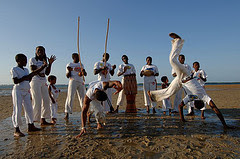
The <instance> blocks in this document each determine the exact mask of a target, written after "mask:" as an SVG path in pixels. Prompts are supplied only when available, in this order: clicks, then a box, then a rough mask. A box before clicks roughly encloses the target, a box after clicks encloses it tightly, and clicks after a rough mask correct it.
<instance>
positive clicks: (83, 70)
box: [66, 55, 87, 78]
mask: <svg viewBox="0 0 240 159" xmlns="http://www.w3.org/2000/svg"><path fill="white" fill-rule="evenodd" d="M73 63H79V56H78V55H73ZM67 69H68V72H67V74H66V76H67V78H70V77H71V72H72V70H73V68H72V67H67ZM83 75H84V76H87V72H86V71H85V69H83V68H82V67H81V72H80V73H79V76H80V77H81V76H83Z"/></svg>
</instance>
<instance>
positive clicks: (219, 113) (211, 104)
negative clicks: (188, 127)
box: [178, 100, 230, 129]
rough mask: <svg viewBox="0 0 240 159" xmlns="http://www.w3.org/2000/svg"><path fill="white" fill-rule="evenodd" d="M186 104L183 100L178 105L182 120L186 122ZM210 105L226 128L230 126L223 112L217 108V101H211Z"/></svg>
mask: <svg viewBox="0 0 240 159" xmlns="http://www.w3.org/2000/svg"><path fill="white" fill-rule="evenodd" d="M184 106H185V105H184V103H183V101H182V102H181V103H180V105H179V106H178V109H179V112H180V113H179V114H180V119H181V121H182V122H186V120H185V119H184V115H183V107H184ZM209 106H210V107H211V108H212V110H213V111H214V112H215V113H216V115H217V116H218V118H219V119H220V121H221V122H222V125H223V127H224V129H227V128H230V127H229V126H227V124H226V122H225V120H224V117H223V115H222V113H221V112H220V111H219V109H218V108H217V106H216V105H215V103H214V102H213V101H212V100H211V101H210V103H209Z"/></svg>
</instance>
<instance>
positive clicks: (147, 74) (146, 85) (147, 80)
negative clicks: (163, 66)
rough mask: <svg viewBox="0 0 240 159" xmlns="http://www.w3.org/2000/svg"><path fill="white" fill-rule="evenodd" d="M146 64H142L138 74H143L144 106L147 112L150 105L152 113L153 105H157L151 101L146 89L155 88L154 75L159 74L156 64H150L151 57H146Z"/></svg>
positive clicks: (151, 89)
mask: <svg viewBox="0 0 240 159" xmlns="http://www.w3.org/2000/svg"><path fill="white" fill-rule="evenodd" d="M146 62H147V64H146V65H144V66H143V67H142V69H141V73H140V76H141V77H142V76H144V82H143V91H144V101H145V106H146V108H147V112H148V113H149V106H150V105H151V106H152V108H153V113H156V111H155V107H156V106H157V103H156V102H151V101H150V100H149V97H148V95H147V92H148V91H153V90H156V89H157V82H156V78H155V76H158V75H159V72H158V68H157V66H156V65H153V64H152V57H150V56H148V57H147V58H146Z"/></svg>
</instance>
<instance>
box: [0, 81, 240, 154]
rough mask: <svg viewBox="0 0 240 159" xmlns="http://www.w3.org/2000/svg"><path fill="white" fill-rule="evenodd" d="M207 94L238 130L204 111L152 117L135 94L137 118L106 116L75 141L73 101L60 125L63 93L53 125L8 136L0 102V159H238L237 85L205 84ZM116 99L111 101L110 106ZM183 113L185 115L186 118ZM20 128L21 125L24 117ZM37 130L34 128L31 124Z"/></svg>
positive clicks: (5, 101)
mask: <svg viewBox="0 0 240 159" xmlns="http://www.w3.org/2000/svg"><path fill="white" fill-rule="evenodd" d="M206 89H207V93H208V94H209V95H210V96H211V98H212V99H213V100H214V102H215V103H216V105H217V106H218V107H219V108H220V109H221V112H222V113H223V115H224V117H225V119H226V122H227V123H228V124H229V125H231V126H235V127H237V128H235V129H230V130H224V129H223V127H222V125H221V122H220V121H219V119H218V118H217V116H216V115H215V113H214V112H213V111H212V110H211V109H210V108H209V107H207V110H206V113H205V116H206V117H207V118H206V119H205V120H202V119H201V118H200V112H199V111H197V110H196V111H195V113H196V114H195V116H194V117H186V120H187V122H186V123H182V122H180V120H179V116H178V115H177V114H176V115H171V116H169V115H163V114H162V111H161V108H160V107H161V105H162V103H161V102H159V103H158V106H160V107H158V108H157V113H156V114H152V113H150V114H147V113H146V111H145V109H144V102H143V94H142V91H139V94H138V95H137V100H136V105H137V107H138V109H139V110H138V113H137V114H125V113H124V109H125V108H124V107H122V108H121V111H120V113H118V114H109V115H108V116H107V123H106V126H105V128H104V129H103V130H96V123H95V119H94V118H91V120H92V123H91V124H90V125H87V134H86V135H84V136H83V137H81V138H80V139H75V136H76V135H77V134H78V133H79V131H80V124H81V120H80V111H81V110H80V108H79V104H78V101H77V100H75V103H74V112H75V113H73V114H71V115H70V119H69V121H68V122H66V121H65V120H63V117H64V114H63V111H64V103H65V99H66V93H62V94H61V95H60V98H59V101H58V102H59V110H58V112H59V117H58V121H57V124H56V125H55V126H52V127H51V126H49V127H42V128H43V131H41V132H35V133H31V134H27V133H26V131H27V127H26V124H24V125H23V127H22V128H21V130H22V132H23V133H24V134H26V136H25V137H22V138H14V137H13V131H14V129H13V127H12V122H11V117H10V116H11V114H12V103H11V102H12V101H11V97H10V96H9V97H0V100H1V102H0V109H1V112H0V125H1V127H0V132H1V135H0V158H80V157H85V158H240V128H239V127H240V116H239V114H240V85H210V86H207V87H206ZM116 98H117V96H113V103H114V104H113V105H114V107H115V103H116ZM186 113H187V112H186V110H184V114H186ZM22 119H23V123H24V122H25V120H24V118H22ZM36 125H37V126H38V127H40V126H39V124H38V123H37V124H36Z"/></svg>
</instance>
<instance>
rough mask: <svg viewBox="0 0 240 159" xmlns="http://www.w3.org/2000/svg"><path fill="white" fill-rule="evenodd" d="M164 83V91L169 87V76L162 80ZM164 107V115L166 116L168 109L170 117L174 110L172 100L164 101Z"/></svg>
mask: <svg viewBox="0 0 240 159" xmlns="http://www.w3.org/2000/svg"><path fill="white" fill-rule="evenodd" d="M161 81H162V82H163V83H162V89H164V88H167V87H168V78H167V76H163V77H162V78H161ZM162 102H163V105H162V111H163V114H164V115H166V111H167V109H168V110H169V115H170V114H171V109H172V104H171V101H170V98H167V99H164V100H163V101H162Z"/></svg>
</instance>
